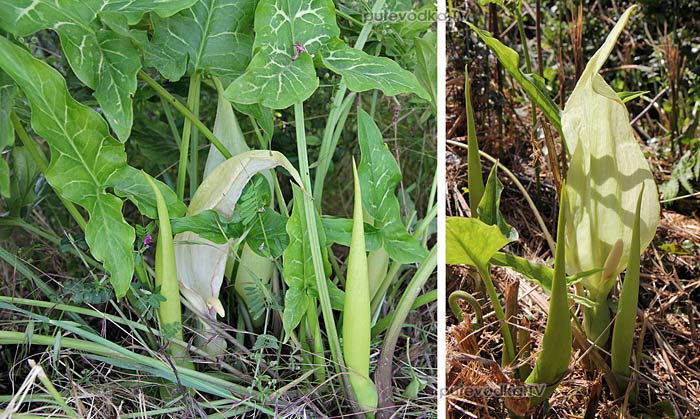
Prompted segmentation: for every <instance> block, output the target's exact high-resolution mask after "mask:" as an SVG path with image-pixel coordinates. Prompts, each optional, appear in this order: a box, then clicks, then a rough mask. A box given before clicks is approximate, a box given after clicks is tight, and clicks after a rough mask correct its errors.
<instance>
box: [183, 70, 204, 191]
mask: <svg viewBox="0 0 700 419" xmlns="http://www.w3.org/2000/svg"><path fill="white" fill-rule="evenodd" d="M194 77H195V83H196V85H195V98H194V100H193V101H192V107H191V108H190V109H192V113H193V114H194V116H195V118H196V119H197V120H199V98H200V92H201V88H202V75H201V73H196V74H195V76H194ZM188 102H189V100H188ZM187 105H188V106H190V104H189V103H188V104H187ZM187 125H190V131H191V134H190V137H191V138H190V167H189V170H188V172H189V175H190V199H192V197H193V196H194V194H195V192H197V187H198V186H199V131H198V130H194V131H192V123H191V122H190V121H189V120H185V126H187ZM183 131H184V127H183Z"/></svg>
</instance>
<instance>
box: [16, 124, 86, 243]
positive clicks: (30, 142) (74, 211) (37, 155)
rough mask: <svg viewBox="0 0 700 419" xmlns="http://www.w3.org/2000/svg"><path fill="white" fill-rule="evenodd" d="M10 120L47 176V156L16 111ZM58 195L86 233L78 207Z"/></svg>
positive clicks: (35, 161)
mask: <svg viewBox="0 0 700 419" xmlns="http://www.w3.org/2000/svg"><path fill="white" fill-rule="evenodd" d="M10 120H11V121H12V127H13V128H14V129H15V132H16V133H17V136H18V137H19V139H20V141H22V145H24V146H25V147H26V148H27V150H28V151H29V154H31V156H32V160H34V163H35V164H36V165H37V166H38V167H39V170H41V172H42V173H44V174H46V171H47V170H48V169H49V162H48V161H47V160H46V156H44V154H43V153H42V152H41V150H39V147H38V146H37V145H36V143H35V142H34V140H33V139H32V138H31V137H30V136H29V134H27V131H25V129H24V126H22V121H20V120H19V118H18V117H17V114H15V113H14V111H13V112H12V113H10ZM56 195H57V196H58V199H60V200H61V202H62V203H63V206H65V207H66V210H68V213H69V214H70V215H71V216H72V217H73V219H74V220H75V222H76V223H78V226H80V229H81V230H83V231H85V228H86V227H87V221H85V218H84V217H83V215H82V214H81V213H80V211H79V210H78V207H76V206H75V204H73V203H72V202H70V201H69V200H67V199H65V198H63V197H62V196H61V195H60V194H59V193H58V192H56Z"/></svg>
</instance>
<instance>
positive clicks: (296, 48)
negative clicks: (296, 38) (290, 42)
mask: <svg viewBox="0 0 700 419" xmlns="http://www.w3.org/2000/svg"><path fill="white" fill-rule="evenodd" d="M304 52H308V51H306V48H304V45H302V44H295V45H294V56H293V57H292V61H296V60H297V59H298V58H299V56H300V55H301V54H302V53H304Z"/></svg>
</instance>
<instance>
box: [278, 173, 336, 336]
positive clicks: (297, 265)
mask: <svg viewBox="0 0 700 419" xmlns="http://www.w3.org/2000/svg"><path fill="white" fill-rule="evenodd" d="M292 189H293V194H294V197H293V201H294V207H293V209H292V215H291V216H290V217H289V220H288V221H287V234H288V235H289V246H287V248H286V249H285V250H284V256H283V266H282V276H283V277H284V282H285V283H286V284H287V286H288V287H289V289H288V290H287V295H285V298H284V300H285V305H284V315H283V323H284V331H285V335H286V336H289V334H290V333H291V331H292V330H294V328H296V327H297V325H298V324H299V321H300V320H301V316H302V313H305V312H306V309H307V307H308V304H310V303H312V302H311V300H310V299H309V296H310V295H311V292H312V290H314V289H315V284H316V281H317V279H316V273H315V271H314V266H313V260H312V256H311V243H310V242H309V236H308V235H307V234H306V231H305V230H306V227H305V226H306V225H307V224H306V222H307V221H306V214H305V211H304V196H303V194H304V192H303V191H302V189H301V188H299V187H298V186H296V185H292ZM320 219H321V217H319V216H316V228H317V229H318V236H319V237H318V239H319V243H325V242H326V237H325V233H324V231H323V225H322V224H321V221H320ZM321 256H322V257H323V267H324V274H325V276H326V279H328V277H329V276H330V274H331V265H330V262H329V261H328V250H327V248H326V247H325V246H321ZM290 292H291V293H292V294H291V297H290V296H289V293H290ZM329 292H330V290H329ZM301 304H303V307H301V306H300V305H301ZM288 312H289V313H288Z"/></svg>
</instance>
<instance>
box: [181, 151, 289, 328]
mask: <svg viewBox="0 0 700 419" xmlns="http://www.w3.org/2000/svg"><path fill="white" fill-rule="evenodd" d="M276 166H282V167H284V168H285V169H287V171H289V173H290V174H291V175H292V177H293V178H294V179H295V180H296V181H297V182H298V183H301V178H300V177H299V173H298V172H297V171H296V169H294V166H292V165H291V163H289V161H288V160H287V159H286V158H285V157H284V155H282V154H281V153H279V152H277V151H264V150H261V151H248V152H245V153H241V154H239V155H237V156H235V157H232V158H230V159H228V160H226V161H225V162H223V163H222V164H220V165H219V166H217V167H216V169H214V170H213V171H212V173H211V174H210V175H209V176H207V177H206V178H205V179H204V182H202V184H201V185H200V187H199V189H197V193H196V194H195V195H194V197H193V198H192V202H191V203H190V206H189V208H188V209H187V215H195V214H198V213H200V212H202V211H205V210H208V209H214V210H216V211H218V212H219V213H220V214H222V215H224V216H226V217H230V216H231V215H232V214H233V209H234V207H235V205H236V202H237V201H238V198H239V197H240V196H241V192H243V188H244V187H245V185H246V183H248V181H249V180H250V179H251V178H252V177H253V175H255V174H256V173H259V172H262V171H265V170H269V169H272V168H274V167H276ZM228 251H229V243H225V244H216V243H214V242H212V241H209V240H207V239H204V238H202V237H200V236H199V235H197V234H195V233H193V232H190V231H188V232H184V233H180V234H178V235H177V236H175V257H176V260H177V275H178V279H179V281H180V285H181V288H180V291H181V292H182V294H183V295H184V296H185V298H186V299H187V300H188V301H189V302H190V303H191V304H192V305H193V306H194V307H195V309H196V310H197V311H198V313H199V314H200V315H203V316H206V317H208V318H210V319H212V320H215V319H216V314H217V313H218V314H219V315H220V316H223V315H224V308H223V306H222V304H221V302H220V301H219V291H220V289H221V284H222V282H223V279H224V270H225V268H226V259H227V258H228Z"/></svg>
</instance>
